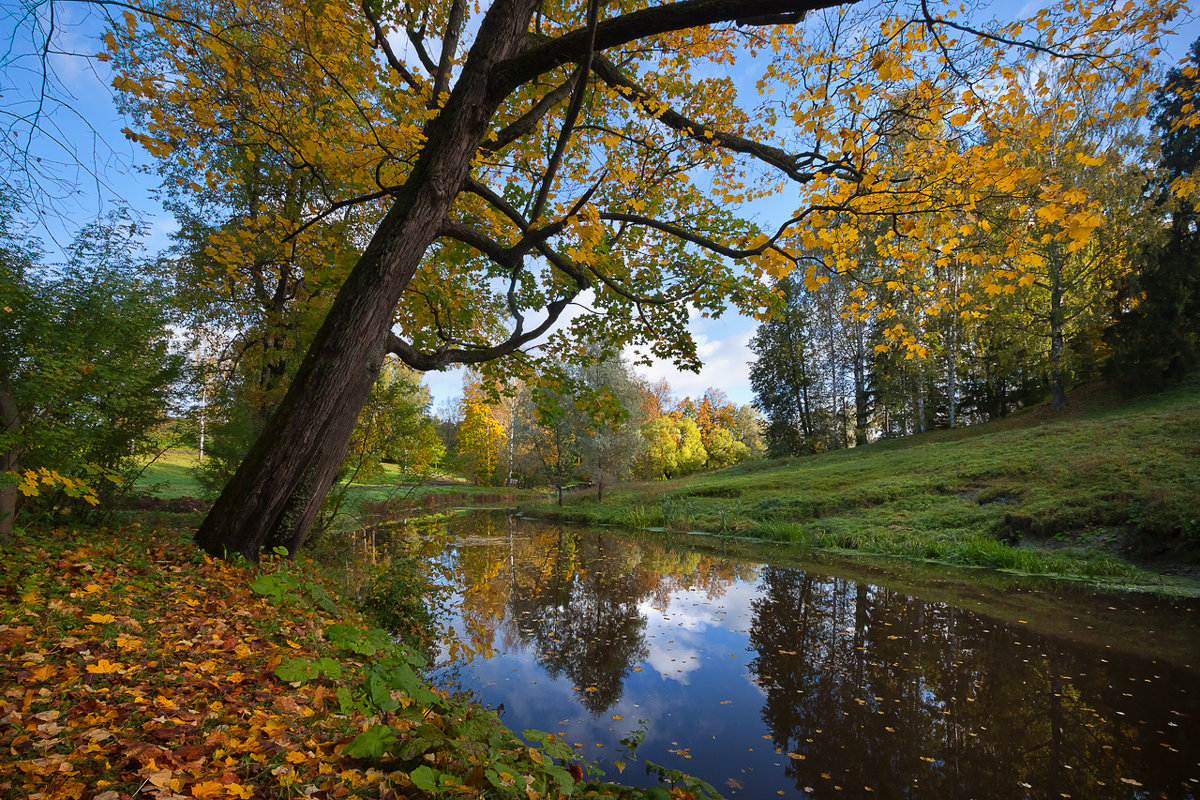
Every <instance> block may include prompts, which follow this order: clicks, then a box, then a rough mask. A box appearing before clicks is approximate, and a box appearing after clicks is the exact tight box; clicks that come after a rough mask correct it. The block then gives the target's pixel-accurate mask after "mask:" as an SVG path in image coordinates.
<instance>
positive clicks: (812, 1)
mask: <svg viewBox="0 0 1200 800" xmlns="http://www.w3.org/2000/svg"><path fill="white" fill-rule="evenodd" d="M853 2H857V0H849V2H847V0H684V2H680V3H671V4H669V5H665V6H656V7H654V8H646V9H642V10H641V11H634V12H632V13H630V14H622V15H620V16H617V17H613V18H612V19H609V20H605V21H604V22H602V23H600V24H599V25H598V26H596V30H595V33H594V36H595V38H594V40H592V41H594V47H595V49H596V51H597V52H601V51H604V50H608V49H609V48H612V47H617V46H619V45H623V44H628V43H630V42H633V41H636V40H638V39H642V38H645V37H647V36H654V35H657V34H660V33H669V32H670V31H677V30H686V29H688V28H699V27H703V26H705V25H713V24H716V23H719V22H729V21H731V20H736V19H747V20H752V19H755V18H764V17H768V16H771V15H776V14H787V15H789V18H790V20H791V21H793V22H795V21H799V20H800V19H802V18H803V15H804V14H806V13H808V12H809V11H816V10H818V9H822V8H832V7H835V6H844V5H848V4H850V3H853ZM592 36H593V34H592V32H591V31H589V30H588V28H587V27H584V28H579V29H576V30H574V31H571V32H570V33H567V34H563V35H562V36H559V37H558V38H556V39H552V40H551V41H549V42H544V43H542V44H537V45H534V46H533V47H530V48H528V49H527V50H525V51H524V52H522V53H521V54H519V55H517V56H515V57H514V58H511V59H509V60H508V61H507V62H505V63H503V64H501V65H499V67H498V68H497V70H496V72H495V74H494V76H493V78H492V85H491V86H490V87H489V89H490V90H491V92H493V93H499V94H501V95H507V94H508V93H509V92H510V91H512V90H513V89H514V88H516V87H517V86H520V85H521V84H523V83H526V82H528V81H530V80H533V79H534V78H536V77H537V76H538V75H541V74H542V73H544V72H548V71H549V70H552V69H554V68H555V67H557V66H559V65H561V64H566V63H575V62H578V60H579V54H580V53H583V52H585V51H586V50H587V44H588V41H589V40H591V39H592Z"/></svg>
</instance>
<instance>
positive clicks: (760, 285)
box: [106, 0, 1180, 556]
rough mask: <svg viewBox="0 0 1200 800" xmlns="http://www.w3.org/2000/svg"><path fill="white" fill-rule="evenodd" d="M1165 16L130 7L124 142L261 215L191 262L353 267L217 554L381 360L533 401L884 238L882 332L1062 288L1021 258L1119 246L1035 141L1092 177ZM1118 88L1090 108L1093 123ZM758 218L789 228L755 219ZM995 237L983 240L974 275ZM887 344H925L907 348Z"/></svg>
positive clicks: (123, 67)
mask: <svg viewBox="0 0 1200 800" xmlns="http://www.w3.org/2000/svg"><path fill="white" fill-rule="evenodd" d="M834 6H846V7H844V8H836V9H835V8H833V7H834ZM826 9H830V10H826ZM1179 9H1180V4H1179V3H1178V2H1173V0H1155V1H1154V2H1149V3H1134V2H1128V3H1125V4H1123V5H1122V4H1119V3H1114V2H1083V3H1076V2H1072V3H1063V4H1061V5H1054V6H1051V7H1047V8H1043V9H1040V10H1037V11H1036V12H1035V13H1033V14H1032V15H1031V16H1030V17H1029V18H1027V19H1006V20H999V21H980V20H976V19H972V18H969V17H966V16H963V15H961V14H960V13H959V12H958V11H957V10H956V9H955V8H953V7H943V6H940V5H931V4H930V3H929V2H926V1H925V0H922V1H921V2H914V3H912V4H900V5H899V6H894V5H888V6H879V7H867V8H860V7H857V6H856V7H850V4H848V3H846V4H844V3H841V2H838V0H817V2H801V1H798V0H786V1H785V0H770V1H768V2H761V1H759V2H749V1H748V0H685V2H679V3H668V4H662V5H650V6H643V5H641V4H637V3H617V4H605V5H601V4H599V3H597V2H591V3H588V4H575V3H551V4H545V3H543V4H535V3H533V2H532V0H512V2H497V3H494V4H491V5H489V6H488V7H486V8H484V9H478V10H476V9H473V8H472V7H470V6H469V5H468V4H466V3H465V2H462V1H461V0H448V2H426V3H417V4H406V5H394V4H390V3H382V4H371V3H367V4H364V5H363V6H362V7H361V8H359V7H353V6H350V5H330V4H322V5H320V6H313V5H311V4H307V3H298V2H292V0H261V1H255V0H252V1H245V0H236V1H235V2H219V3H204V4H198V3H197V4H191V3H186V2H185V3H168V4H155V5H153V6H150V5H144V6H143V5H136V4H135V7H134V9H132V10H130V11H129V12H127V13H125V14H124V16H123V17H122V18H120V19H117V20H115V23H114V25H113V27H112V30H111V31H110V32H109V34H108V35H107V37H106V43H107V46H108V50H109V56H110V57H111V58H113V59H114V61H115V66H116V69H117V77H116V79H115V81H114V84H115V85H116V86H117V87H118V88H119V89H120V90H121V91H122V92H123V93H124V94H125V96H126V98H127V102H128V104H129V107H130V109H131V110H133V111H134V112H135V116H136V121H135V124H134V125H133V126H132V127H131V128H130V129H129V130H128V131H127V136H129V137H130V138H132V139H135V140H137V141H139V142H141V143H142V144H143V145H144V146H145V147H146V148H147V149H148V150H149V151H150V152H151V153H153V154H154V155H156V156H158V157H159V158H160V159H161V160H162V163H163V165H164V170H165V174H168V175H169V176H170V177H171V180H172V182H173V186H172V191H176V192H179V193H181V194H185V195H186V194H189V193H190V194H191V195H193V196H194V197H196V198H201V197H211V202H212V203H214V204H216V205H217V206H220V207H228V208H234V207H244V208H245V209H246V211H247V214H246V215H245V221H244V223H235V224H233V225H224V226H220V227H216V228H213V229H212V230H211V231H210V232H209V233H208V234H207V237H208V241H207V244H205V246H204V248H203V249H202V250H201V253H202V255H204V256H205V259H206V261H205V264H204V267H203V269H204V270H207V271H208V272H209V273H210V274H211V275H212V276H213V278H212V279H213V280H214V281H232V282H234V283H237V282H239V281H246V282H248V283H251V284H253V283H254V282H255V281H256V280H258V279H257V278H255V277H254V274H253V273H247V269H250V268H252V267H253V268H254V269H257V270H259V271H260V272H261V271H263V270H264V269H265V270H266V274H268V275H272V276H273V275H276V274H282V271H283V267H282V266H280V265H281V264H288V265H289V266H288V268H289V269H293V265H294V264H295V263H296V258H295V255H296V253H297V252H299V251H311V252H314V253H333V252H338V253H345V254H346V256H345V257H341V256H337V257H333V256H330V257H326V258H323V259H321V258H319V259H316V260H315V261H307V262H306V263H305V265H304V266H303V269H302V270H300V271H297V272H294V273H293V274H295V275H300V274H303V276H304V277H303V278H302V279H298V280H302V282H303V284H304V285H305V286H306V287H308V288H311V287H313V286H316V285H322V286H328V287H330V288H329V289H327V290H323V296H325V297H329V296H330V295H331V293H332V292H333V291H334V289H336V299H332V301H331V303H330V305H329V310H328V313H327V314H325V317H324V323H323V326H322V328H321V330H320V331H319V332H318V333H317V334H316V337H315V340H314V341H313V344H312V346H311V348H310V350H309V354H308V356H307V357H306V360H305V363H304V364H303V365H302V366H301V367H300V369H299V372H298V374H297V378H296V380H295V381H293V382H292V384H291V389H290V390H289V393H288V395H287V396H286V397H285V398H284V399H283V400H282V402H281V403H280V405H279V408H278V409H277V410H276V412H275V415H274V417H273V418H272V421H271V422H270V423H269V424H268V425H267V427H266V429H265V430H264V432H263V434H262V436H261V437H260V439H259V442H258V444H256V446H255V447H254V448H252V449H251V452H250V454H249V455H248V457H247V459H246V461H245V462H244V463H243V467H242V469H241V470H240V471H239V474H238V476H237V477H235V479H234V480H233V481H232V482H231V484H230V486H229V487H228V488H227V490H226V492H225V494H224V495H223V496H222V498H221V500H219V501H218V503H217V504H216V506H214V509H213V512H212V513H211V514H210V516H209V518H208V520H207V521H206V523H205V525H204V527H203V529H202V530H201V533H200V541H201V542H202V543H203V544H204V545H205V546H206V547H208V548H209V549H210V550H213V551H214V552H222V551H224V550H236V551H238V552H243V553H245V554H246V555H250V556H254V555H256V554H257V552H258V548H259V547H260V546H261V545H262V544H263V543H264V542H269V543H271V544H273V545H278V544H282V545H284V546H287V547H289V548H294V547H295V546H297V545H298V544H299V543H300V542H302V541H303V539H304V537H305V535H306V532H307V528H308V525H309V524H310V523H311V520H312V518H313V516H314V514H315V507H314V503H315V504H319V497H320V496H322V495H323V494H324V491H325V489H326V487H327V486H328V482H329V481H330V480H332V475H333V473H334V471H335V469H336V467H335V466H333V465H334V464H335V463H336V462H339V461H340V458H341V455H342V453H343V452H344V451H345V447H346V441H347V440H348V438H349V425H350V424H351V423H346V422H345V421H344V420H341V419H340V417H345V416H353V413H354V412H356V411H357V409H358V408H360V407H361V405H362V403H363V402H364V400H365V398H366V396H367V394H368V392H369V390H370V386H371V385H372V383H373V381H374V374H375V373H376V372H377V370H378V368H379V364H381V363H382V357H383V354H384V353H385V352H391V353H393V354H395V355H397V356H398V357H399V358H401V359H402V360H403V361H404V362H406V363H407V364H409V365H410V366H413V367H415V368H417V369H423V370H428V369H436V368H440V367H442V366H445V365H448V364H451V363H469V364H480V365H484V367H485V368H486V369H488V370H490V371H492V372H497V371H503V372H508V373H515V374H517V375H521V376H524V377H532V376H533V375H534V374H536V373H554V372H555V371H557V370H559V369H560V367H561V365H562V364H564V363H566V362H568V361H570V360H572V359H573V358H575V359H579V358H582V357H583V356H584V355H585V354H586V353H588V345H589V343H592V342H597V341H598V342H600V343H602V344H603V346H604V347H605V348H607V349H609V350H610V351H612V350H615V349H616V348H619V347H628V346H634V347H640V348H642V350H643V352H646V353H648V354H652V355H655V356H658V357H662V358H669V359H672V360H673V361H675V362H676V363H678V364H680V365H683V366H694V365H695V364H696V349H695V344H694V343H693V342H692V341H691V339H690V337H689V336H688V335H687V332H686V327H685V324H684V323H685V322H686V319H687V316H688V314H689V312H690V313H699V314H710V315H719V314H720V313H722V311H724V310H725V309H726V308H728V307H730V306H734V307H739V308H742V309H744V310H747V311H752V312H756V311H759V312H760V311H761V310H762V309H763V308H764V307H765V306H766V304H767V303H768V302H769V299H770V294H769V289H768V286H767V283H766V281H765V280H764V278H765V277H767V276H773V277H781V276H783V275H786V274H788V273H790V272H793V271H797V272H798V274H799V276H800V278H801V279H802V280H803V282H804V283H806V284H807V285H808V286H810V287H815V286H819V285H820V284H822V283H823V282H825V281H826V280H828V279H829V278H830V276H832V275H834V274H839V275H840V274H850V275H853V274H854V272H855V268H856V258H857V254H859V253H860V252H861V251H862V249H863V247H865V246H868V245H869V246H870V247H872V248H874V249H875V250H876V251H877V252H878V253H879V254H880V256H881V258H882V259H885V260H886V262H887V264H888V272H887V274H883V275H876V276H873V277H872V278H871V279H870V281H860V285H859V286H857V287H856V288H855V289H854V291H855V292H856V300H857V308H856V309H855V311H856V313H862V314H872V315H875V316H877V317H881V318H884V319H887V318H889V317H892V316H894V315H895V310H894V309H893V308H891V307H889V305H888V304H886V303H882V302H881V301H880V300H879V299H878V298H876V297H874V296H872V292H871V290H872V288H873V287H875V286H880V285H886V286H887V287H889V288H890V290H891V291H893V292H905V293H908V294H910V295H911V296H912V297H913V298H914V299H915V302H917V303H918V304H919V305H920V307H921V308H922V309H924V310H925V311H926V312H927V313H929V314H934V315H936V314H942V313H959V314H963V313H965V314H971V313H978V312H979V307H980V306H981V301H982V299H986V298H987V297H989V296H993V295H996V296H1001V295H1004V294H1005V293H1008V292H1010V291H1012V290H1013V289H1014V288H1015V287H1017V286H1020V285H1021V284H1022V282H1024V281H1029V280H1031V279H1032V278H1031V275H1032V272H1033V270H1035V269H1036V268H1038V267H1039V266H1040V265H1041V264H1042V263H1043V262H1044V261H1045V257H1044V256H1043V255H1040V254H1039V253H1038V252H1037V249H1036V248H1032V247H1028V246H1026V245H1027V243H1028V239H1029V237H1030V236H1034V237H1035V238H1036V240H1037V241H1038V242H1042V243H1052V244H1054V246H1056V247H1060V248H1062V249H1063V250H1064V251H1065V252H1067V253H1074V252H1077V251H1079V250H1081V249H1083V248H1085V247H1086V246H1087V243H1088V241H1089V239H1090V237H1091V234H1092V232H1093V231H1094V230H1095V229H1096V228H1097V227H1099V226H1100V224H1101V223H1102V222H1103V219H1104V211H1103V206H1102V204H1101V203H1100V202H1099V201H1098V200H1097V199H1096V198H1095V197H1093V196H1092V195H1091V194H1090V193H1089V192H1088V191H1087V190H1086V189H1085V188H1081V187H1079V186H1077V185H1074V184H1073V183H1072V182H1070V181H1068V180H1064V179H1063V176H1062V175H1061V174H1059V173H1058V172H1056V171H1055V170H1054V169H1047V168H1046V167H1045V166H1044V165H1040V164H1038V163H1036V162H1035V161H1034V160H1033V159H1031V158H1030V157H1029V152H1028V148H1029V147H1032V146H1034V145H1036V144H1037V143H1039V142H1040V141H1041V140H1042V139H1044V138H1045V137H1046V136H1048V135H1050V134H1051V133H1052V132H1054V131H1056V130H1061V129H1065V128H1070V129H1072V130H1079V131H1083V132H1084V133H1083V134H1081V135H1080V136H1078V137H1075V138H1073V139H1070V140H1069V141H1068V143H1067V146H1066V147H1065V148H1064V149H1063V152H1062V157H1063V158H1064V159H1067V160H1068V161H1072V162H1075V163H1079V164H1083V165H1087V164H1090V163H1094V162H1096V161H1097V160H1102V159H1104V158H1106V157H1107V156H1106V151H1105V150H1104V147H1105V143H1104V142H1102V141H1097V140H1094V139H1092V138H1089V137H1088V136H1087V135H1086V132H1087V131H1090V130H1096V129H1098V127H1097V126H1096V125H1095V124H1094V123H1096V122H1098V121H1100V120H1108V121H1119V120H1122V119H1128V118H1136V117H1140V116H1142V115H1144V113H1145V111H1146V109H1147V108H1148V99H1147V97H1148V95H1147V92H1148V88H1147V87H1148V86H1149V81H1150V79H1151V77H1152V72H1151V59H1152V58H1153V56H1154V55H1155V53H1156V51H1155V47H1156V43H1157V41H1158V39H1159V38H1160V36H1161V34H1162V32H1163V30H1164V26H1166V25H1167V24H1168V23H1169V20H1170V19H1171V18H1172V16H1173V15H1174V14H1175V13H1177V12H1178V11H1179ZM735 63H736V65H737V69H738V70H739V71H744V74H746V75H747V79H745V80H744V81H742V82H740V83H739V82H735V81H734V80H732V79H731V78H730V77H729V72H730V70H729V67H730V65H733V64H735ZM1051 67H1052V68H1051ZM751 76H753V77H757V83H756V84H755V85H756V88H757V94H755V93H753V92H749V91H748V86H749V85H750V83H751V80H752V79H753V78H752V77H751ZM1101 85H1102V86H1103V87H1105V90H1106V91H1107V93H1108V95H1107V99H1106V102H1105V103H1103V104H1098V105H1097V104H1090V103H1087V102H1083V101H1082V100H1081V99H1080V98H1082V97H1085V96H1086V97H1088V98H1090V97H1091V96H1092V95H1091V94H1089V93H1088V91H1087V90H1091V89H1094V88H1095V87H1096V86H1101ZM766 198H772V199H774V201H775V202H776V203H778V204H779V207H780V208H783V209H785V211H784V213H783V214H782V215H781V219H780V220H779V221H771V222H769V223H767V222H766V221H760V220H759V219H757V218H756V217H755V216H754V214H753V208H754V207H753V204H754V203H757V202H761V201H763V200H764V199H766ZM205 202H209V201H208V200H206V201H205ZM1030 220H1036V221H1037V223H1038V225H1037V226H1035V227H1036V230H1035V229H1034V227H1031V226H1030V225H1029V221H1030ZM868 223H870V224H868ZM979 230H984V231H989V230H990V231H994V232H996V235H997V238H998V240H999V241H998V242H997V244H996V246H993V247H989V248H980V249H971V250H967V251H964V252H961V253H960V252H958V247H959V245H960V244H962V243H963V242H964V241H966V240H967V239H969V238H970V237H972V236H974V235H975V233H976V232H977V231H979ZM930 248H933V249H934V250H936V251H937V252H936V254H935V255H934V257H932V258H930ZM356 252H360V253H361V255H358V256H357V258H355V257H354V256H353V255H352V254H353V253H356ZM953 259H968V260H971V261H973V262H975V263H976V264H977V265H978V267H979V268H980V270H982V272H983V279H982V282H981V285H982V288H983V292H982V294H981V295H980V296H978V297H976V296H975V295H969V296H964V293H962V292H959V293H957V294H955V293H953V292H951V291H950V284H949V283H948V282H947V280H946V279H945V278H944V277H941V276H940V275H939V270H940V269H942V268H944V267H945V265H946V264H947V263H948V262H949V261H950V260H953ZM351 264H353V265H354V266H353V267H352V268H351V266H350V265H351ZM339 286H340V288H337V287H339ZM576 308H578V311H579V313H576V311H575V310H572V311H571V312H570V313H568V309H576ZM556 325H557V328H556ZM883 333H884V337H885V338H884V340H883V342H882V343H881V344H880V346H882V347H889V348H890V347H899V348H901V349H903V350H905V351H907V352H909V353H910V354H924V352H925V351H926V350H927V348H926V346H925V345H923V344H922V343H921V341H920V339H919V335H918V331H917V330H915V329H913V328H912V327H911V326H910V325H908V324H905V323H904V322H902V321H894V322H893V324H891V325H889V326H888V327H887V328H886V329H885V330H884V332H883Z"/></svg>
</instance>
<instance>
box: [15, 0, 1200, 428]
mask: <svg viewBox="0 0 1200 800" xmlns="http://www.w3.org/2000/svg"><path fill="white" fill-rule="evenodd" d="M55 9H56V11H55V13H56V18H55V28H56V31H57V33H56V36H57V39H56V41H57V42H58V44H59V50H60V51H63V52H62V54H59V55H52V56H51V59H52V62H53V63H52V67H53V72H54V74H55V75H56V76H57V79H58V80H59V82H60V84H61V85H60V87H59V89H58V91H59V96H61V97H65V98H66V101H67V102H65V103H62V104H58V105H49V106H47V107H46V108H45V109H44V110H43V112H42V114H43V118H42V122H43V129H44V130H45V131H46V132H47V135H45V136H43V137H41V139H40V140H38V141H35V142H34V145H33V152H34V153H35V154H36V155H37V156H40V157H41V158H42V159H43V160H42V162H41V163H35V164H34V168H35V169H43V170H44V171H45V172H47V173H51V174H54V175H57V176H59V178H60V179H61V182H62V186H55V185H54V184H51V183H43V186H42V189H43V192H42V194H41V196H40V199H41V204H40V206H39V208H38V209H37V211H38V214H37V227H38V228H39V230H37V231H36V233H37V234H38V235H39V236H41V237H42V238H43V240H44V241H45V242H46V244H47V246H48V250H50V252H51V253H53V251H54V250H55V249H56V245H62V244H65V243H66V242H67V241H69V240H70V236H71V233H72V231H73V230H75V229H76V228H77V227H78V226H79V225H82V224H84V223H86V222H87V221H89V220H91V219H94V218H95V217H97V216H100V215H102V214H104V213H106V212H108V211H110V210H112V209H114V208H117V207H119V206H120V205H121V204H122V203H124V204H127V205H128V206H130V207H131V208H133V209H135V210H136V211H137V212H138V213H139V214H141V215H142V218H143V219H144V221H145V222H146V224H147V227H148V233H149V237H148V240H147V247H148V249H149V250H150V251H151V252H154V251H157V250H159V249H162V248H164V247H166V246H167V245H169V243H170V234H171V233H172V231H173V230H174V229H175V224H174V221H173V220H172V219H171V218H170V216H169V215H168V214H167V213H166V212H165V211H164V210H163V209H162V207H161V205H159V204H158V203H157V202H156V201H155V200H154V199H153V196H152V195H153V192H154V190H155V189H156V188H157V186H158V180H157V178H156V177H155V175H154V174H153V172H152V170H151V163H150V161H149V159H148V158H147V157H146V156H145V154H144V153H143V152H142V151H141V149H140V148H138V147H136V146H134V144H133V143H132V142H129V141H127V140H126V139H125V138H124V136H122V134H121V133H120V131H121V129H122V128H123V127H125V125H126V123H125V122H124V121H123V120H122V118H121V115H120V114H119V113H118V112H117V110H116V108H115V104H114V98H113V94H112V91H111V90H110V88H109V86H108V77H109V76H108V70H107V69H106V65H105V64H103V63H99V62H96V61H95V60H94V59H90V58H81V57H79V55H78V54H80V53H93V52H95V51H96V50H97V49H98V47H99V43H98V41H97V39H96V32H97V31H98V30H99V28H100V23H101V20H100V18H99V16H98V14H97V12H96V11H95V10H94V8H93V7H91V6H89V5H86V4H83V3H79V4H74V3H71V4H55ZM991 10H992V11H993V12H996V13H999V12H1000V11H1001V10H1002V9H998V8H996V7H993V8H992V9H991ZM20 15H21V11H20V9H15V8H13V7H12V6H11V3H9V4H5V6H4V7H3V8H2V9H0V25H4V26H6V27H8V28H10V29H12V30H14V31H15V38H14V39H13V41H12V45H11V46H10V48H9V53H10V55H9V56H7V57H3V58H4V60H3V61H0V66H2V67H3V70H0V72H2V73H3V77H2V78H0V81H2V83H0V95H3V97H2V98H0V110H3V109H5V108H7V109H9V110H12V109H16V110H17V111H19V112H20V113H24V114H26V115H28V114H30V113H33V108H34V107H33V105H32V104H31V103H28V102H26V103H24V104H22V103H21V100H20V98H22V97H29V96H30V94H31V93H30V87H31V86H32V85H33V81H35V80H36V79H37V78H38V74H39V72H38V69H37V67H38V64H37V61H36V59H34V58H32V57H29V56H27V57H25V58H13V57H12V55H11V54H17V55H18V56H19V55H20V54H21V53H23V52H24V53H29V52H33V51H32V50H31V49H30V42H31V41H32V39H31V36H30V35H29V29H28V26H27V24H25V25H22V23H21V16H20ZM1179 27H1180V31H1181V32H1180V34H1179V35H1178V36H1176V37H1174V39H1173V40H1172V41H1171V42H1170V43H1169V45H1168V49H1169V52H1170V54H1171V55H1172V57H1173V58H1172V60H1174V59H1175V58H1178V57H1179V56H1181V55H1182V54H1183V53H1184V52H1185V51H1186V49H1187V46H1188V44H1189V43H1190V42H1191V41H1192V39H1193V38H1195V36H1196V33H1197V27H1198V26H1197V24H1196V20H1195V18H1194V15H1192V16H1191V18H1189V19H1187V20H1185V21H1183V23H1182V24H1181V25H1180V26H1179ZM14 97H16V98H17V100H15V101H14V100H13V98H14ZM0 121H2V123H3V124H4V125H6V126H9V127H8V129H7V130H4V131H3V133H4V134H5V135H6V136H8V135H11V133H12V132H14V131H15V132H17V133H18V134H19V133H20V127H19V125H14V123H13V119H12V117H11V116H10V115H5V116H3V117H0ZM79 164H87V165H89V166H90V165H91V164H95V165H96V167H95V169H91V168H86V169H85V168H83V167H80V166H79ZM4 168H5V169H7V170H8V171H9V172H10V175H9V176H8V177H9V179H10V180H12V179H13V177H14V176H15V175H16V173H17V169H16V167H15V166H14V165H13V164H12V163H11V162H10V163H8V164H5V165H4ZM70 188H73V189H74V191H71V190H70ZM764 211H766V213H767V214H769V210H766V209H764ZM754 327H755V322H754V321H753V320H751V319H749V318H746V317H743V316H741V315H739V314H737V313H736V312H733V311H730V312H728V313H727V314H726V315H725V316H723V317H722V318H720V319H716V320H713V319H700V318H695V319H693V320H692V321H691V323H690V329H691V331H692V334H693V336H694V337H695V338H696V341H697V344H698V347H699V352H700V355H701V358H702V359H703V361H704V368H703V369H702V370H701V371H700V373H699V374H694V373H687V372H680V371H678V370H676V369H675V368H674V367H673V366H671V365H670V364H664V363H656V364H654V365H652V366H650V367H638V368H637V370H638V372H639V373H640V374H641V375H643V376H644V377H646V378H650V379H653V380H658V379H660V378H665V379H666V380H667V381H668V382H669V383H670V384H671V386H672V388H673V390H674V393H675V395H676V396H677V397H679V398H682V397H684V396H692V397H696V396H698V395H699V394H701V393H702V392H703V391H704V390H705V389H706V388H707V387H710V386H714V387H717V388H720V389H723V390H724V391H725V392H726V394H728V396H729V398H730V399H731V400H732V401H734V402H736V403H739V404H740V403H749V402H751V401H752V400H753V395H752V392H751V391H750V386H749V368H748V362H749V361H750V360H751V353H750V351H749V349H748V342H749V339H750V337H751V336H752V335H753V332H754ZM462 377H463V374H462V370H450V371H447V372H444V373H431V374H429V375H428V376H427V378H426V383H427V384H428V385H429V387H430V389H431V391H432V393H433V395H434V408H435V409H436V408H438V407H440V406H441V405H442V403H444V402H445V401H447V400H450V399H453V398H455V397H457V396H458V395H459V394H460V392H461V388H462Z"/></svg>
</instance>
